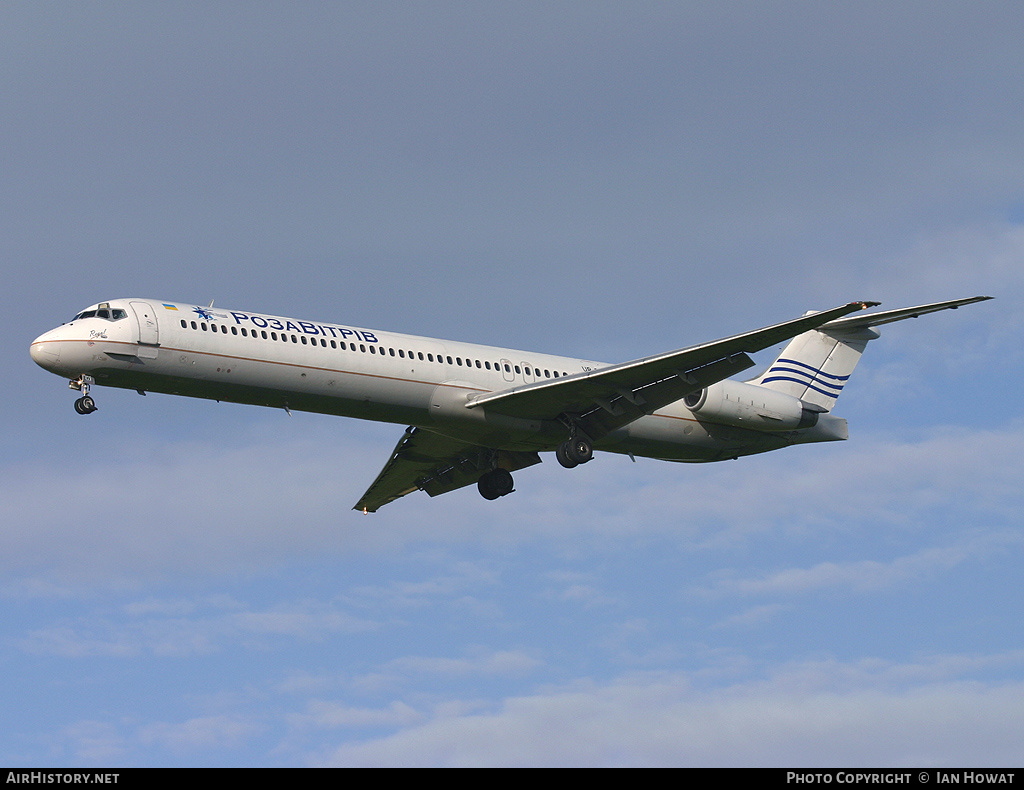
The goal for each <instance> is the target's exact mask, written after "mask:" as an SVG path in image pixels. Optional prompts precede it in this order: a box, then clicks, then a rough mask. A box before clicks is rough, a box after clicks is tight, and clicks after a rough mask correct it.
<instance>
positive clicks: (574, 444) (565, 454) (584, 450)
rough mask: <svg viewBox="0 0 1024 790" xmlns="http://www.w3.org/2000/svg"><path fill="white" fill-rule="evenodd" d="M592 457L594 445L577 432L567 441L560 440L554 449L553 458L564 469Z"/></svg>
mask: <svg viewBox="0 0 1024 790" xmlns="http://www.w3.org/2000/svg"><path fill="white" fill-rule="evenodd" d="M593 457H594V445H593V444H591V443H590V440H589V439H588V438H587V437H586V436H581V435H579V434H577V435H576V436H573V437H572V438H571V439H569V441H567V442H562V443H561V444H560V445H558V448H557V449H556V450H555V458H557V459H558V463H560V464H561V465H562V466H564V467H565V468H566V469H572V468H573V467H576V466H579V465H580V464H585V463H586V462H587V461H589V460H590V459H591V458H593Z"/></svg>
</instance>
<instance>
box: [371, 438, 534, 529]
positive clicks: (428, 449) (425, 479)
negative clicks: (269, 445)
mask: <svg viewBox="0 0 1024 790" xmlns="http://www.w3.org/2000/svg"><path fill="white" fill-rule="evenodd" d="M495 455H497V462H498V465H499V466H501V467H503V468H505V469H508V470H509V471H510V472H514V471H516V470H517V469H523V468H525V467H527V466H533V464H539V463H540V456H539V455H537V453H534V452H517V451H509V450H493V449H491V448H488V447H481V446H479V445H475V444H471V443H469V442H463V441H460V440H458V439H451V438H449V437H447V436H442V435H441V434H438V433H432V432H430V431H425V430H423V429H422V428H407V429H406V431H405V434H404V435H403V436H402V438H401V440H400V441H399V442H398V444H397V445H396V446H395V449H394V452H392V453H391V458H390V459H388V462H387V463H386V464H385V465H384V468H383V469H382V470H381V473H380V474H379V475H377V479H376V480H374V481H373V484H372V485H371V486H370V487H369V488H368V489H366V493H365V494H363V495H362V497H360V499H359V501H358V502H356V504H355V507H354V508H353V509H354V510H362V511H363V512H365V513H375V512H377V510H378V508H381V507H383V506H384V505H386V504H388V503H389V502H394V501H395V500H396V499H399V498H400V497H403V496H405V495H406V494H411V493H412V492H413V491H426V492H427V493H428V494H429V495H430V496H437V495H438V494H446V493H447V492H449V491H454V490H455V489H456V488H462V487H463V486H468V485H472V484H473V483H475V482H476V481H477V480H478V479H479V478H480V475H481V474H482V473H483V472H486V471H488V470H489V469H490V468H491V463H492V459H494V457H495Z"/></svg>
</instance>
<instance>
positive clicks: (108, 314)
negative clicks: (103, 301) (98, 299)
mask: <svg viewBox="0 0 1024 790" xmlns="http://www.w3.org/2000/svg"><path fill="white" fill-rule="evenodd" d="M127 317H128V313H127V312H125V311H124V310H121V309H120V308H116V307H115V308H113V309H108V308H103V309H101V310H85V311H83V312H81V313H79V314H78V315H76V316H75V317H74V318H72V319H71V320H72V321H78V320H79V319H82V318H105V319H106V320H108V321H120V320H121V319H122V318H127Z"/></svg>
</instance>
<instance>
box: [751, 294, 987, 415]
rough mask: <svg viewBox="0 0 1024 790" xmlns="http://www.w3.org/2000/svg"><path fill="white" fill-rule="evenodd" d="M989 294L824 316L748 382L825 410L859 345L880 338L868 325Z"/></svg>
mask: <svg viewBox="0 0 1024 790" xmlns="http://www.w3.org/2000/svg"><path fill="white" fill-rule="evenodd" d="M991 298H992V297H990V296H975V297H972V298H970V299H957V300H954V301H952V302H935V303H933V304H926V305H920V306H919V307H907V308H903V309H902V310H887V311H885V312H882V313H874V314H869V315H857V316H854V317H852V318H840V319H838V320H836V321H830V322H829V323H827V324H825V325H824V326H821V327H819V328H817V329H812V330H811V331H809V332H804V333H803V334H802V335H797V336H796V337H794V338H793V339H792V340H791V341H789V344H788V345H787V346H786V348H785V349H783V351H782V353H781V354H780V355H779V358H778V359H776V360H775V361H774V362H773V363H772V364H771V365H770V366H769V367H768V370H766V371H765V372H764V373H762V374H761V375H760V376H758V377H757V378H756V379H753V380H752V381H750V383H751V384H758V385H760V386H762V387H767V388H768V389H772V390H776V391H778V392H784V393H786V394H787V395H792V396H793V397H795V398H799V399H800V400H802V401H804V403H807V404H811V405H814V406H819V407H821V408H822V409H824V410H825V411H831V409H832V407H833V406H835V405H836V399H837V398H838V397H839V394H840V393H841V392H842V391H843V387H845V386H846V382H847V381H848V380H849V378H850V375H851V374H852V373H853V370H854V368H856V367H857V363H858V362H859V361H860V355H861V354H863V353H864V348H865V346H867V344H868V342H869V341H871V340H874V339H875V338H877V337H880V335H879V334H878V332H876V331H875V330H874V329H872V328H871V327H874V326H878V325H879V324H888V323H891V322H893V321H902V320H903V319H904V318H917V317H918V316H919V315H924V314H925V313H934V312H936V311H938V310H955V309H956V308H958V307H959V306H960V305H964V304H971V303H972V302H982V301H985V300H986V299H991Z"/></svg>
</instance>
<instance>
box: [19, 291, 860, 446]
mask: <svg viewBox="0 0 1024 790" xmlns="http://www.w3.org/2000/svg"><path fill="white" fill-rule="evenodd" d="M104 306H105V307H104ZM104 309H105V311H106V315H107V317H100V315H86V316H85V317H81V314H80V316H78V317H76V318H75V319H74V320H72V321H70V322H68V323H66V324H63V325H62V326H60V327H57V328H56V329H53V330H51V331H49V332H46V333H44V334H43V335H41V336H40V337H38V338H37V339H36V340H35V341H34V342H33V343H32V346H31V353H32V357H33V359H34V360H35V361H36V362H37V363H38V364H39V365H41V366H42V367H43V368H45V369H47V370H49V371H51V372H53V373H56V374H58V375H61V376H66V377H68V378H71V379H80V378H81V377H82V376H89V377H92V378H93V379H94V380H95V383H96V384H98V385H106V386H113V387H122V388H127V389H135V390H139V391H140V392H163V393H170V394H177V395H186V396H191V397H200V398H209V399H216V400H223V401H230V402H236V403H250V404H256V405H262V406H272V407H277V408H283V409H289V410H297V411H310V412H319V413H324V414H336V415H341V416H346V417H356V418H360V419H369V420H378V421H384V422H393V423H399V424H403V425H414V426H417V427H420V428H423V429H425V430H429V431H434V432H436V433H441V434H445V435H449V436H452V437H453V438H459V439H464V440H467V441H471V442H479V443H480V444H482V445H485V446H488V447H494V448H503V449H509V450H536V451H546V450H554V449H555V447H556V446H557V444H558V443H559V442H560V441H562V440H563V439H564V438H565V429H564V426H563V425H561V424H560V423H558V422H557V421H554V420H552V421H532V420H518V419H514V418H510V417H501V416H500V415H488V414H487V412H486V409H485V408H480V409H467V408H465V406H464V404H465V403H466V400H467V399H468V398H471V397H473V396H475V395H479V394H481V393H488V392H494V391H499V390H507V389H509V388H513V387H517V386H522V385H526V384H530V383H532V382H535V381H540V380H544V379H554V378H561V377H565V376H573V375H578V374H584V373H586V372H587V371H592V370H597V369H600V368H603V367H605V364H604V363H600V362H592V361H588V360H582V359H572V358H566V357H558V356H552V355H549V354H538V353H534V352H526V351H518V350H514V349H507V348H494V347H489V346H481V345H475V344H471V343H460V342H452V341H447V340H436V339H433V338H426V337H417V336H412V335H403V334H397V333H394V332H382V331H379V330H367V329H361V328H356V327H350V326H345V325H342V324H334V323H324V322H312V321H298V320H296V319H290V318H284V317H280V316H271V315H266V314H262V313H251V312H242V311H234V310H223V309H220V308H212V307H211V308H199V307H195V306H193V305H186V304H181V303H171V302H160V301H154V300H148V299H119V300H113V301H111V302H104V303H101V304H100V305H95V306H93V307H92V308H90V309H89V310H87V311H83V312H84V313H90V312H99V313H102V312H103V311H104ZM115 314H123V315H121V317H120V318H118V319H116V320H115V319H113V318H112V317H111V316H113V315H115ZM723 383H725V384H729V383H730V382H723ZM734 383H735V384H739V382H734ZM751 408H754V409H756V408H757V404H753V403H751ZM844 425H845V424H844ZM837 438H844V437H843V436H839V435H836V432H835V429H834V427H833V428H830V429H828V430H821V427H820V426H819V428H817V429H816V428H804V429H801V430H795V431H785V432H780V431H777V430H776V431H763V430H758V429H757V428H756V426H755V425H754V424H753V423H752V425H751V427H749V428H748V427H740V426H739V425H737V424H728V425H727V424H721V423H716V422H714V421H713V420H709V419H706V418H698V416H696V415H695V414H694V413H693V412H691V411H690V410H689V409H688V408H686V406H685V405H684V404H683V403H682V402H676V403H673V404H670V405H668V406H666V407H664V408H661V409H658V410H657V411H656V412H655V413H653V414H650V415H648V416H644V417H641V418H640V419H638V420H636V421H634V422H632V423H630V424H629V425H627V426H626V427H624V428H621V429H618V430H615V431H613V432H611V433H610V434H608V435H607V436H605V437H603V438H602V439H600V440H599V441H598V442H597V443H596V447H597V448H598V449H603V450H608V451H612V452H620V453H628V454H632V455H638V456H647V457H653V458H660V459H665V460H675V461H715V460H722V459H725V458H734V457H736V456H739V455H747V454H751V453H757V452H764V451H766V450H772V449H776V448H778V447H782V446H785V445H788V444H793V443H803V442H808V441H822V440H829V439H837Z"/></svg>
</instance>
